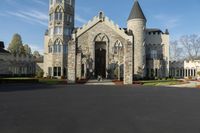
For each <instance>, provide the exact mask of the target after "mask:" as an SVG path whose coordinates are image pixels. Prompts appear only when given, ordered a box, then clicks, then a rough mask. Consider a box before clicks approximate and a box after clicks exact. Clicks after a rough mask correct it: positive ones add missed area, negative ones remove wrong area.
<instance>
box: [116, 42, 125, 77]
mask: <svg viewBox="0 0 200 133" xmlns="http://www.w3.org/2000/svg"><path fill="white" fill-rule="evenodd" d="M115 48H116V49H117V52H118V80H120V51H121V49H122V48H123V45H122V44H121V43H120V42H118V43H116V44H115Z"/></svg>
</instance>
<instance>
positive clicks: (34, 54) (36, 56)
mask: <svg viewBox="0 0 200 133" xmlns="http://www.w3.org/2000/svg"><path fill="white" fill-rule="evenodd" d="M33 56H34V57H35V58H40V57H41V55H40V53H39V52H38V51H34V52H33Z"/></svg>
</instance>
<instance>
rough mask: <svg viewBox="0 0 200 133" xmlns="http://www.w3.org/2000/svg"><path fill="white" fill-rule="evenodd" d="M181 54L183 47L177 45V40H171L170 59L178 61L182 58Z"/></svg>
mask: <svg viewBox="0 0 200 133" xmlns="http://www.w3.org/2000/svg"><path fill="white" fill-rule="evenodd" d="M183 58H184V56H183V48H182V47H181V46H180V45H179V43H178V41H173V42H171V43H170V60H171V61H178V60H182V59H183Z"/></svg>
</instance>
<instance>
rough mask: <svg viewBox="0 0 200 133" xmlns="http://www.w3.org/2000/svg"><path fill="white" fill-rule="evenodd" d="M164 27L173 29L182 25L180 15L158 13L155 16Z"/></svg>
mask: <svg viewBox="0 0 200 133" xmlns="http://www.w3.org/2000/svg"><path fill="white" fill-rule="evenodd" d="M154 18H155V19H157V20H158V21H159V22H160V23H161V24H162V25H163V26H164V27H166V28H168V29H173V28H175V27H177V26H179V25H180V23H179V22H180V19H181V17H180V16H173V15H170V16H169V15H166V14H158V15H156V16H154Z"/></svg>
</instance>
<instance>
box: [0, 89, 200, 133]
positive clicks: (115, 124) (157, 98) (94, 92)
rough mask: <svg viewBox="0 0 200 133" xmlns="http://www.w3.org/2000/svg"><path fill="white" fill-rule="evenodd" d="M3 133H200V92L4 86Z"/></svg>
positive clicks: (1, 94) (1, 97) (0, 131)
mask: <svg viewBox="0 0 200 133" xmlns="http://www.w3.org/2000/svg"><path fill="white" fill-rule="evenodd" d="M0 133H200V90H198V89H183V88H181V89H177V88H159V87H139V86H137V87H134V86H79V85H71V86H62V85H57V86H47V85H6V86H3V85H0Z"/></svg>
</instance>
